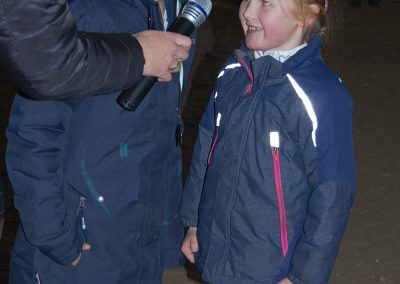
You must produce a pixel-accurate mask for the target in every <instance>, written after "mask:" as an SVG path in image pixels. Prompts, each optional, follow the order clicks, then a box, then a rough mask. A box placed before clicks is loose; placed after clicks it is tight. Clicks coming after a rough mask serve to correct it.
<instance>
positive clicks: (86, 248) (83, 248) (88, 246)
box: [71, 243, 90, 266]
mask: <svg viewBox="0 0 400 284" xmlns="http://www.w3.org/2000/svg"><path fill="white" fill-rule="evenodd" d="M88 250H90V245H89V244H87V243H84V244H83V247H82V251H88ZM81 256H82V254H79V255H78V258H77V259H75V260H74V262H72V263H71V266H77V265H78V263H79V261H80V260H81Z"/></svg>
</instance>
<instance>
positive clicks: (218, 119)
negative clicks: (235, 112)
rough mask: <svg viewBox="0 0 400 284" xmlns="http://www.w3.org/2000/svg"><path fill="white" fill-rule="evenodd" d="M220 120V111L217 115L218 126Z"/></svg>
mask: <svg viewBox="0 0 400 284" xmlns="http://www.w3.org/2000/svg"><path fill="white" fill-rule="evenodd" d="M220 121H221V114H220V113H218V115H217V124H216V125H217V127H218V126H219V123H220Z"/></svg>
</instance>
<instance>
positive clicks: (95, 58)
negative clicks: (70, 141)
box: [0, 0, 191, 98]
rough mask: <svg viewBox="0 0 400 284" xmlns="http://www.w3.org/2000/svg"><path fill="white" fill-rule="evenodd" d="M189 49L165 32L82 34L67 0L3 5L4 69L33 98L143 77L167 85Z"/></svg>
mask: <svg viewBox="0 0 400 284" xmlns="http://www.w3.org/2000/svg"><path fill="white" fill-rule="evenodd" d="M190 45H191V41H190V38H189V37H185V36H182V35H178V34H175V33H169V32H164V31H162V32H161V31H144V32H141V33H137V34H135V35H134V36H131V35H129V34H112V35H104V34H96V33H84V32H81V33H80V32H78V31H77V29H76V26H75V22H74V19H73V16H72V15H71V13H70V12H69V6H68V4H67V2H66V1H65V0H59V1H44V0H43V1H32V0H18V1H14V0H0V62H1V65H0V68H1V69H4V71H5V72H6V73H7V75H8V76H9V77H10V79H11V80H12V81H13V83H14V84H15V85H16V86H17V87H18V89H20V90H21V91H22V92H23V93H25V94H26V95H28V96H31V97H33V98H66V97H77V96H92V95H94V94H100V93H106V92H111V91H117V90H122V89H125V88H128V87H130V86H132V85H134V84H135V83H136V82H137V81H138V80H139V79H140V78H141V76H142V75H144V76H155V77H159V78H160V80H161V81H168V80H170V79H171V76H172V75H171V72H172V71H171V70H170V69H169V67H171V68H172V67H173V66H175V65H176V58H179V59H181V60H184V59H186V58H187V56H188V50H189V48H190Z"/></svg>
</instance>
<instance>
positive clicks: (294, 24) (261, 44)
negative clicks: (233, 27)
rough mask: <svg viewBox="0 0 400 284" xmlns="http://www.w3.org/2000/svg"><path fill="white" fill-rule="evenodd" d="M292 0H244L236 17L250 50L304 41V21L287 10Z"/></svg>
mask: <svg viewBox="0 0 400 284" xmlns="http://www.w3.org/2000/svg"><path fill="white" fill-rule="evenodd" d="M294 5H295V4H294V3H293V0H243V1H242V3H241V5H240V9H239V18H240V22H241V23H242V27H243V31H244V34H245V36H246V45H247V47H248V48H249V49H253V50H262V51H267V50H275V49H276V50H290V49H293V48H295V47H297V46H299V45H301V44H302V43H303V41H302V38H303V28H302V26H303V24H302V22H301V21H299V20H296V19H295V18H294V17H293V16H292V15H291V12H290V11H293V10H294V9H295V6H294Z"/></svg>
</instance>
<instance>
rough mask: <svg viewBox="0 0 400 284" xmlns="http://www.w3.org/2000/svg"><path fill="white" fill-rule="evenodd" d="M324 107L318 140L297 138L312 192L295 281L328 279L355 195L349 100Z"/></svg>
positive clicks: (296, 254) (297, 251) (292, 276)
mask: <svg viewBox="0 0 400 284" xmlns="http://www.w3.org/2000/svg"><path fill="white" fill-rule="evenodd" d="M336 97H340V96H336ZM323 108H324V109H323V111H322V112H321V114H319V113H317V117H318V128H317V129H316V136H315V137H316V138H315V139H313V138H312V135H311V133H309V134H307V135H304V136H305V137H301V139H300V141H301V142H300V143H301V144H302V148H303V158H304V163H305V166H306V171H307V175H308V176H309V183H310V185H311V188H312V192H311V194H310V197H309V199H308V204H307V214H306V217H305V220H304V225H303V228H302V234H301V236H300V239H299V241H298V243H297V246H296V247H295V249H294V251H293V257H292V260H291V268H290V272H289V279H290V280H291V281H292V282H293V283H296V284H297V283H298V284H306V283H307V284H308V283H313V284H325V283H328V280H329V276H330V273H331V270H332V268H333V265H334V262H335V260H336V256H337V253H338V250H339V246H340V241H341V239H342V236H343V233H344V230H345V228H346V225H347V222H348V219H349V215H350V210H351V206H352V203H353V199H354V193H355V161H354V153H353V141H352V140H353V139H352V117H351V116H352V104H351V102H349V100H343V99H342V100H337V101H334V102H331V103H330V105H328V104H326V105H325V106H324V107H323ZM313 140H314V141H313ZM312 141H313V142H312Z"/></svg>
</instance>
